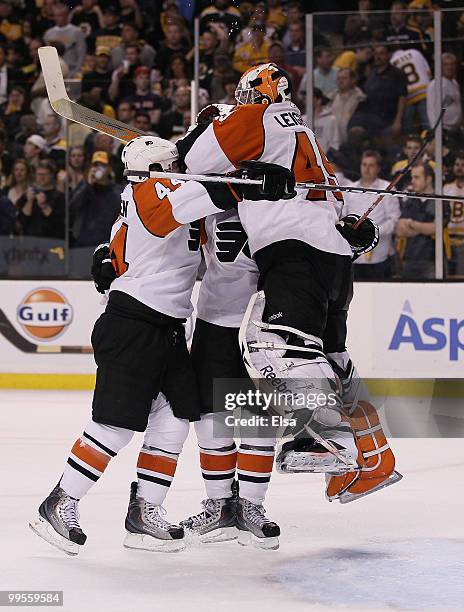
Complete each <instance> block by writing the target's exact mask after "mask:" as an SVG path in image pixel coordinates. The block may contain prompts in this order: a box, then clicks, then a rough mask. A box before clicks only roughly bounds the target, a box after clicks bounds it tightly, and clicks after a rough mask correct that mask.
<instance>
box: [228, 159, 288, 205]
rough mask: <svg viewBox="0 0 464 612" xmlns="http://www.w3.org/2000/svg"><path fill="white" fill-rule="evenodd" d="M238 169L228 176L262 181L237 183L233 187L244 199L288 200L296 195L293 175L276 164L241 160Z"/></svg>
mask: <svg viewBox="0 0 464 612" xmlns="http://www.w3.org/2000/svg"><path fill="white" fill-rule="evenodd" d="M239 164H240V169H239V170H235V171H234V172H231V173H230V174H229V175H228V176H233V177H238V178H242V179H255V180H260V181H262V184H261V185H238V184H234V185H233V189H234V191H236V192H237V195H239V196H240V198H243V199H245V200H271V201H273V202H274V201H276V200H290V199H291V198H294V197H295V196H296V191H295V175H294V174H293V172H292V171H291V170H289V169H288V168H284V167H283V166H279V165H278V164H269V163H266V162H260V161H241V162H239Z"/></svg>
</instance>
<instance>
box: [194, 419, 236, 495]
mask: <svg viewBox="0 0 464 612" xmlns="http://www.w3.org/2000/svg"><path fill="white" fill-rule="evenodd" d="M215 418H218V417H217V415H213V413H209V414H204V415H202V417H201V421H197V422H196V423H195V432H196V434H197V439H198V447H199V449H200V465H201V473H202V476H203V481H204V483H205V489H206V495H207V497H209V498H211V499H224V498H227V497H231V496H232V489H231V487H232V481H233V479H234V478H235V468H236V465H237V447H236V446H235V442H234V440H233V438H222V437H221V438H219V437H216V436H215V435H214V432H215V428H214V421H215Z"/></svg>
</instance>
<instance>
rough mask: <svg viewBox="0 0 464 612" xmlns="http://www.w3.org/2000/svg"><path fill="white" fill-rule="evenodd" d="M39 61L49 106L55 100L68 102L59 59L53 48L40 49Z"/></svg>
mask: <svg viewBox="0 0 464 612" xmlns="http://www.w3.org/2000/svg"><path fill="white" fill-rule="evenodd" d="M39 60H40V65H41V67H42V73H43V76H44V80H45V87H46V88H47V94H48V99H49V100H50V104H51V105H52V106H53V103H54V102H56V101H57V100H62V99H65V100H69V97H68V94H67V92H66V87H65V85H64V79H63V73H62V71H61V64H60V58H59V57H58V52H57V50H56V49H55V47H40V48H39Z"/></svg>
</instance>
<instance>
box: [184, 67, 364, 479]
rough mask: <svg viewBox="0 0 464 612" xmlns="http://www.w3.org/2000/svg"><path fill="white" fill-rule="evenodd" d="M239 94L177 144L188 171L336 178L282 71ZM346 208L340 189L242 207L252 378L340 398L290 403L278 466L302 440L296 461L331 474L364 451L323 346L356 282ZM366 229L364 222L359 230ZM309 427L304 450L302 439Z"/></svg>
mask: <svg viewBox="0 0 464 612" xmlns="http://www.w3.org/2000/svg"><path fill="white" fill-rule="evenodd" d="M236 98H237V102H238V107H237V108H236V110H234V111H233V112H232V113H230V115H229V116H228V117H226V118H225V119H224V120H222V121H221V120H217V119H216V120H214V121H213V122H212V124H211V125H209V126H208V127H207V128H206V129H202V128H199V129H197V130H196V131H195V130H194V131H193V132H192V133H191V134H190V135H188V136H187V137H186V138H185V139H184V141H181V142H178V143H177V147H178V149H179V151H180V153H181V155H182V156H183V157H184V158H185V162H186V164H187V166H188V168H189V171H190V172H193V173H197V172H199V171H202V172H207V173H216V172H217V173H227V172H230V171H231V170H233V169H234V168H236V167H238V165H239V162H240V161H241V160H247V159H248V160H251V159H254V160H260V161H265V162H273V163H279V164H280V165H282V166H284V167H287V168H289V169H291V170H293V172H294V173H295V178H296V180H297V181H298V182H300V181H301V182H303V181H312V182H315V183H326V184H330V185H336V184H337V183H336V178H335V176H334V173H333V170H332V167H331V165H330V163H329V162H328V160H327V158H326V156H325V154H324V152H323V151H322V149H321V147H320V145H319V143H318V142H317V141H316V139H315V137H314V134H313V132H312V131H311V130H310V129H309V128H308V126H306V125H305V124H304V123H303V120H302V118H301V114H300V112H299V111H298V109H297V107H296V106H295V105H294V104H292V103H291V86H290V82H289V79H288V78H287V75H286V74H285V73H284V72H283V71H282V70H280V69H279V68H278V67H277V66H275V65H273V64H263V65H260V66H257V67H254V68H251V69H250V70H248V71H247V72H246V73H245V74H244V75H243V76H242V77H241V79H240V82H239V84H238V87H237V90H236ZM200 160H201V162H200ZM342 204H343V198H342V195H341V194H340V193H338V192H333V193H331V192H326V191H315V190H309V191H299V192H298V195H297V197H295V198H293V199H292V200H288V201H280V202H275V203H273V204H271V205H269V204H266V203H265V202H253V203H248V202H247V201H246V200H245V201H244V202H242V203H241V204H240V207H239V209H238V211H239V216H240V220H241V222H242V224H243V226H244V229H245V231H246V233H247V235H248V239H249V245H250V251H251V254H252V255H253V256H254V259H255V261H256V263H257V266H258V269H259V272H260V278H259V286H260V289H261V291H260V292H258V293H257V294H255V295H254V296H253V298H252V300H251V301H250V304H249V307H248V309H247V313H246V315H245V319H244V322H243V323H242V336H243V351H244V354H245V357H246V362H245V363H246V365H247V369H248V371H249V373H250V375H251V376H252V378H261V379H263V378H267V379H268V380H271V382H272V381H274V380H275V379H279V380H281V381H283V386H284V389H285V392H286V394H288V393H290V395H291V396H292V397H296V393H297V390H299V391H298V392H299V393H300V394H301V393H302V392H303V393H304V394H306V395H308V394H309V393H310V389H312V390H314V388H315V389H316V390H320V391H321V393H324V394H325V396H326V398H329V394H332V397H335V398H336V399H335V404H336V405H335V406H333V405H329V400H328V399H327V400H326V401H325V405H323V406H318V407H317V408H316V409H306V410H297V409H294V408H295V406H294V405H293V406H292V413H294V414H295V415H297V416H298V428H297V430H295V431H294V432H293V437H294V438H295V440H294V441H293V443H290V444H288V445H286V447H285V450H284V452H283V453H281V454H280V459H279V462H280V463H281V464H282V465H283V464H285V463H287V464H288V457H289V456H291V454H292V451H293V449H294V446H295V445H296V446H297V447H298V451H299V454H298V461H300V460H301V458H302V453H303V454H304V453H305V454H306V460H307V461H308V462H310V463H312V464H314V465H316V464H317V463H318V462H319V461H322V463H323V466H322V468H323V470H325V471H332V472H336V471H337V470H340V471H349V470H353V469H354V468H355V467H357V454H358V453H357V447H356V444H355V439H354V436H353V432H352V429H351V427H350V426H349V425H348V424H347V423H344V422H343V421H342V418H341V413H340V402H339V398H338V395H337V378H336V376H335V375H334V372H333V370H332V368H331V367H330V365H329V363H328V361H327V358H326V356H325V354H324V352H323V345H322V338H323V335H324V330H325V328H326V323H327V311H328V305H329V302H337V301H338V299H339V298H340V296H343V295H344V294H346V292H347V289H346V287H347V284H349V283H350V269H351V255H352V251H351V248H350V245H349V244H348V242H347V241H346V240H345V239H344V237H343V235H342V234H343V233H345V230H346V229H347V228H348V225H349V224H346V225H347V227H346V228H345V227H344V226H343V225H342V226H340V225H338V226H337V223H338V222H339V219H340V212H341V208H342ZM370 230H371V226H370V223H369V222H365V223H364V224H363V226H362V227H361V231H360V232H359V235H361V234H363V233H364V232H366V233H368V234H370V233H371V232H370ZM371 239H372V236H371ZM283 340H284V342H283ZM323 403H324V402H323ZM310 424H311V427H309V425H310ZM316 429H317V432H316V431H315V430H316ZM308 433H309V436H310V438H309V441H310V444H309V446H308V448H307V449H306V450H305V448H304V443H303V446H302V443H301V440H302V439H308ZM315 435H316V436H317V438H318V440H319V441H320V442H321V443H322V445H323V446H324V447H325V448H327V449H330V453H331V455H330V457H331V459H330V460H329V459H328V458H327V457H323V458H322V459H321V454H318V453H317V452H313V450H312V449H311V445H312V437H313V436H315ZM296 438H300V440H298V441H296Z"/></svg>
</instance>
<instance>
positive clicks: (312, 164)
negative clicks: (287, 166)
mask: <svg viewBox="0 0 464 612" xmlns="http://www.w3.org/2000/svg"><path fill="white" fill-rule="evenodd" d="M295 137H296V144H295V152H294V154H293V161H292V170H293V172H294V174H295V179H296V181H297V183H317V184H319V185H322V184H324V183H325V184H328V185H336V184H337V179H336V178H335V173H334V169H333V168H332V164H331V163H330V162H329V160H328V159H327V157H326V155H325V153H324V151H323V150H322V148H321V146H320V144H319V143H318V142H317V140H316V145H317V152H316V151H315V150H314V146H313V144H312V142H311V141H310V140H309V138H308V135H307V134H306V132H295ZM332 193H333V194H334V197H335V198H336V199H337V200H338V201H339V202H343V195H342V193H341V192H340V191H332ZM306 199H307V200H310V201H315V200H319V201H320V200H327V191H319V190H317V189H310V190H309V191H308V193H307V195H306Z"/></svg>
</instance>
